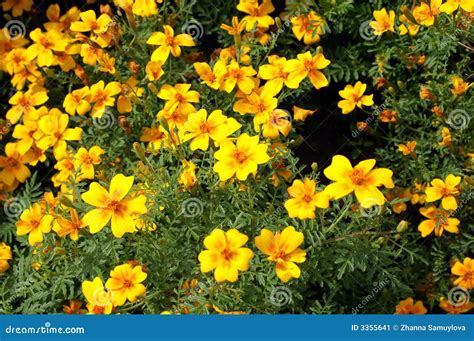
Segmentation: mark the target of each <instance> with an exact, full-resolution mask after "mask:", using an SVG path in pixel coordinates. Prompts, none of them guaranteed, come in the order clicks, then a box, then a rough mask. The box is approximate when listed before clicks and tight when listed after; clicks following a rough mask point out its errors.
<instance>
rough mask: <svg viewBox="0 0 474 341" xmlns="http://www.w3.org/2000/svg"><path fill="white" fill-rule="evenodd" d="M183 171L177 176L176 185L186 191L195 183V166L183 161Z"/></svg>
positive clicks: (192, 163)
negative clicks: (181, 186) (179, 185)
mask: <svg viewBox="0 0 474 341" xmlns="http://www.w3.org/2000/svg"><path fill="white" fill-rule="evenodd" d="M181 163H182V165H183V171H182V172H181V174H180V175H179V179H178V183H179V184H181V185H183V186H184V187H185V188H186V189H191V188H193V187H194V185H195V184H196V182H197V176H196V165H195V164H194V162H192V161H188V160H183V161H182V162H181Z"/></svg>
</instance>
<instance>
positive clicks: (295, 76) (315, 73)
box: [283, 51, 331, 89]
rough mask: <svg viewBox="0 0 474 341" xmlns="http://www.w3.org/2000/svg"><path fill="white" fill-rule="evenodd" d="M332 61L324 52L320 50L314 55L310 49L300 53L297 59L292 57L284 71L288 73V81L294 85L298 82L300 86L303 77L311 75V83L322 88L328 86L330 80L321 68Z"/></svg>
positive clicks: (317, 87)
mask: <svg viewBox="0 0 474 341" xmlns="http://www.w3.org/2000/svg"><path fill="white" fill-rule="evenodd" d="M330 63H331V61H330V60H328V59H326V58H325V57H324V55H323V54H322V53H319V52H318V53H316V54H315V55H314V56H313V55H311V52H309V51H308V52H305V53H301V54H299V55H298V56H297V59H290V60H289V61H288V62H287V63H286V65H285V67H284V68H283V71H284V72H287V73H288V82H289V83H291V84H292V86H295V85H296V84H298V86H299V84H300V83H301V81H302V80H303V79H305V78H306V77H309V80H310V81H311V84H313V86H314V87H315V88H316V89H321V88H322V87H325V86H328V84H329V81H328V80H327V78H326V76H324V74H323V73H322V72H321V71H319V70H322V69H324V68H326V67H327V66H328V65H329V64H330Z"/></svg>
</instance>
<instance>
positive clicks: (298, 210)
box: [285, 178, 329, 219]
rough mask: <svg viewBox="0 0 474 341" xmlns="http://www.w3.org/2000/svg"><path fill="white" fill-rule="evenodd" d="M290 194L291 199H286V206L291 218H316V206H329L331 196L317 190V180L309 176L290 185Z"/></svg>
mask: <svg viewBox="0 0 474 341" xmlns="http://www.w3.org/2000/svg"><path fill="white" fill-rule="evenodd" d="M288 194H289V196H290V199H288V200H287V201H285V208H286V210H287V211H288V216H289V217H290V218H299V219H314V218H315V217H316V216H315V213H314V211H315V210H316V207H319V208H328V207H329V196H328V195H327V194H326V193H324V192H316V182H315V181H314V180H311V179H308V178H305V179H304V180H303V181H301V180H295V181H293V185H292V186H290V187H288Z"/></svg>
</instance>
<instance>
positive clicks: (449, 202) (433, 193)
mask: <svg viewBox="0 0 474 341" xmlns="http://www.w3.org/2000/svg"><path fill="white" fill-rule="evenodd" d="M460 182H461V177H460V176H455V175H453V174H449V175H448V176H447V177H446V179H445V180H444V181H443V180H442V179H438V178H436V179H434V180H433V181H431V187H427V188H426V189H425V193H426V202H434V201H437V200H439V199H442V201H441V206H442V207H443V208H444V209H445V210H455V209H456V208H457V207H458V204H457V202H456V196H458V195H459V183H460Z"/></svg>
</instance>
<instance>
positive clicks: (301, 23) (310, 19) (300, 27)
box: [291, 11, 324, 45]
mask: <svg viewBox="0 0 474 341" xmlns="http://www.w3.org/2000/svg"><path fill="white" fill-rule="evenodd" d="M291 23H292V31H293V34H294V35H295V37H296V39H298V40H303V42H304V43H305V44H306V45H311V44H314V43H317V42H318V41H319V40H320V38H321V35H323V34H324V30H323V25H324V19H323V18H321V17H320V16H319V15H317V14H316V12H314V11H310V12H309V13H308V14H305V15H299V16H296V17H293V18H292V19H291Z"/></svg>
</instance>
